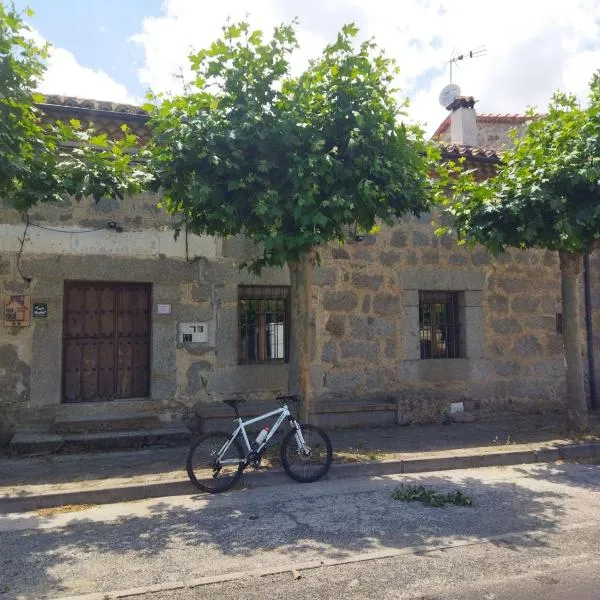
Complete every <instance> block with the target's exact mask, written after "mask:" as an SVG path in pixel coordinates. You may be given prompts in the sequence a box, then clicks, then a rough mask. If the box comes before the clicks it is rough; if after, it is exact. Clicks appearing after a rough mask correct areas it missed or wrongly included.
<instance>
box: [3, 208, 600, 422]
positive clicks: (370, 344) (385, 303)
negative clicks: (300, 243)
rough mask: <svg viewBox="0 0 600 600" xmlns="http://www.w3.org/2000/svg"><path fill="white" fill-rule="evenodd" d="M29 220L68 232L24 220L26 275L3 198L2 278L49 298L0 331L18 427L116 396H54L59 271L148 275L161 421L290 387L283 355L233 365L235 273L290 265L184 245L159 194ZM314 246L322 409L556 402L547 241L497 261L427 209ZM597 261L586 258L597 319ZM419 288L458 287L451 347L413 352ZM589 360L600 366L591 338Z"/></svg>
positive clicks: (430, 413)
mask: <svg viewBox="0 0 600 600" xmlns="http://www.w3.org/2000/svg"><path fill="white" fill-rule="evenodd" d="M108 220H114V221H118V222H119V224H120V225H121V226H122V227H123V231H122V232H115V231H107V230H100V231H98V232H92V233H86V234H83V233H78V232H77V231H76V230H77V229H93V228H96V227H98V228H101V227H103V226H104V225H105V224H106V221H108ZM30 221H31V223H32V224H40V225H44V226H48V227H51V228H56V229H61V230H68V232H67V233H64V232H52V231H47V230H45V229H39V228H36V227H34V226H30V227H29V229H28V232H27V240H26V242H25V244H24V246H23V251H22V253H21V257H20V260H19V266H20V268H21V271H22V272H23V273H24V274H25V275H26V276H27V277H30V278H31V279H32V281H31V283H27V282H25V281H24V280H23V279H22V278H21V276H20V275H19V273H18V271H17V256H18V252H19V248H20V241H19V239H18V238H19V236H22V235H23V232H24V223H23V222H22V218H21V216H20V215H19V214H18V213H16V212H15V211H11V210H10V209H6V208H0V229H1V228H4V229H3V230H2V232H3V235H2V238H1V244H2V245H1V246H0V248H1V254H0V289H1V290H2V292H3V293H5V294H6V293H26V294H29V295H31V297H32V301H34V302H46V303H47V304H48V310H49V314H48V317H47V319H32V321H31V325H30V326H29V327H24V328H14V329H12V328H4V327H3V328H1V329H0V410H1V411H2V412H3V413H4V414H5V415H8V416H9V417H10V419H12V420H13V421H16V422H17V424H18V425H19V426H20V427H36V428H47V427H48V426H49V424H50V423H51V422H52V420H53V418H54V417H55V416H56V415H57V414H70V413H72V412H74V411H103V410H104V411H107V412H108V411H113V410H118V407H119V406H121V405H122V406H125V405H126V404H125V403H120V401H117V402H114V403H100V404H101V405H102V406H98V405H93V404H94V403H92V404H90V405H88V406H83V405H65V404H61V373H62V362H61V361H62V329H63V294H64V281H65V280H97V281H140V282H151V283H152V293H153V299H152V307H153V309H152V310H153V315H152V358H151V371H152V373H151V387H150V397H149V398H148V399H146V405H145V406H147V407H148V406H150V407H151V408H152V410H156V411H160V412H161V414H162V415H163V416H164V418H165V419H185V418H187V417H188V416H189V415H190V414H191V413H192V412H193V411H194V408H195V407H196V406H197V405H200V406H202V405H204V404H207V403H214V402H216V401H218V400H221V399H223V398H225V397H229V396H243V397H247V398H250V399H254V400H257V401H262V400H267V399H271V398H272V397H273V396H274V395H275V394H276V393H277V392H279V391H282V390H285V389H286V386H287V375H288V367H287V365H285V364H274V365H268V364H267V365H240V364H238V314H237V294H238V292H237V290H238V285H239V284H263V285H269V284H271V285H288V284H289V274H288V272H287V270H286V269H283V270H279V269H273V270H268V271H265V272H264V273H263V275H262V276H261V278H260V279H259V278H255V277H253V276H251V275H249V274H247V273H245V272H240V270H239V269H238V264H239V263H240V262H241V261H242V260H244V259H246V258H247V257H248V255H249V253H250V252H251V251H252V247H251V246H250V245H249V244H248V243H247V241H245V240H244V239H242V238H233V239H228V240H224V241H220V240H215V239H213V238H200V237H197V236H189V238H188V243H187V252H186V244H185V240H184V237H183V236H180V237H179V239H178V240H177V241H174V240H173V232H172V230H171V226H172V221H171V219H170V217H168V216H165V215H164V214H163V213H162V212H161V211H160V209H158V208H157V207H156V197H142V198H137V199H134V200H132V201H126V202H124V203H123V205H122V206H118V205H116V204H114V203H111V202H107V203H103V202H101V203H99V204H98V205H94V204H89V203H88V204H85V203H81V204H77V203H65V204H64V205H61V206H42V207H39V208H36V210H35V211H32V214H31V216H30ZM85 236H91V237H89V238H86V237H85ZM119 236H121V237H119ZM127 236H129V237H127ZM82 238H83V239H84V242H85V243H84V242H82V241H81V240H82ZM91 239H93V241H89V240H91ZM86 240H87V241H86ZM321 257H322V263H321V265H320V266H319V267H317V268H316V271H315V288H314V311H315V314H314V322H315V344H314V348H313V363H312V372H311V380H312V386H313V391H314V392H315V394H316V397H317V401H318V403H319V404H320V405H321V406H322V407H323V408H319V410H326V407H327V406H328V405H329V406H331V407H332V411H333V410H334V406H335V410H337V409H339V407H340V401H344V402H345V401H352V400H361V401H363V402H367V404H365V406H367V407H368V406H372V407H375V406H376V404H373V403H377V402H383V403H384V404H386V406H389V404H390V402H391V403H395V402H398V406H399V410H398V418H399V420H400V421H401V422H402V421H406V422H408V421H430V420H438V419H439V418H440V414H441V413H442V412H443V411H444V410H445V409H447V407H448V404H449V402H451V401H453V400H463V401H465V405H466V406H467V408H468V409H474V408H477V407H478V408H479V409H480V410H481V411H482V412H483V413H484V414H485V413H493V412H497V411H504V410H509V409H511V410H512V409H514V410H528V411H529V410H546V409H550V408H553V407H556V406H558V404H559V403H560V402H561V401H562V399H563V396H564V359H563V350H562V338H561V337H560V336H559V335H557V333H556V329H555V317H556V313H557V312H560V284H559V271H558V259H557V256H556V255H555V254H554V253H550V252H539V251H531V252H520V251H514V250H512V251H510V252H508V253H507V254H506V255H503V256H501V257H498V258H496V259H493V258H491V257H490V256H489V255H488V254H487V252H485V251H484V250H482V249H475V250H473V251H467V250H465V249H462V248H460V247H458V246H457V245H456V243H455V240H454V239H452V238H451V237H443V238H437V237H435V235H434V234H433V227H432V224H431V222H430V221H429V219H428V218H423V219H421V220H417V219H408V220H406V221H403V222H402V223H401V224H399V225H398V226H396V227H394V228H383V229H382V230H381V231H380V232H378V233H377V235H375V236H366V237H365V239H364V240H363V241H361V242H355V241H352V242H349V243H347V244H346V245H344V246H339V245H337V244H332V245H329V246H327V247H326V248H324V249H322V251H321ZM598 260H599V259H598V257H597V256H595V257H594V260H593V274H594V285H595V288H594V289H595V292H594V293H593V302H594V311H595V312H594V315H595V316H594V318H595V322H596V323H599V322H600V304H598V298H599V297H600V278H599V276H598V273H599V272H600V268H599V267H600V263H599V262H598ZM419 290H449V291H456V292H459V293H460V302H461V306H460V311H461V315H462V318H461V319H462V335H463V339H462V346H463V348H464V356H463V357H462V358H458V359H436V360H421V359H420V349H419V331H418V319H419V309H418V292H419ZM159 303H168V304H171V306H172V312H171V314H169V315H160V314H158V313H157V310H156V306H157V304H159ZM2 306H3V303H2ZM186 321H202V322H205V323H207V324H208V331H209V340H208V342H207V343H179V342H178V341H177V326H178V324H179V323H180V322H186ZM596 341H597V342H598V341H600V339H599V337H598V336H597V337H596ZM596 359H597V364H598V373H600V351H599V352H598V353H597V356H596ZM148 401H150V402H149V403H148ZM369 402H371V404H368V403H369ZM365 410H367V411H368V410H370V409H365ZM363 412H364V410H363ZM386 414H387V413H386ZM363 416H364V415H363ZM380 416H382V418H384V416H383V412H382V413H381V415H380ZM385 418H387V416H385Z"/></svg>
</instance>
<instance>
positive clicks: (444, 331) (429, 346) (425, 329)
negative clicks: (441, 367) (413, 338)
mask: <svg viewBox="0 0 600 600" xmlns="http://www.w3.org/2000/svg"><path fill="white" fill-rule="evenodd" d="M459 338H460V327H459V321H458V292H427V291H423V292H419V339H420V343H421V358H422V359H428V358H459V357H460V346H459Z"/></svg>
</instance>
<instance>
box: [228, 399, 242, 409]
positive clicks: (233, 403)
mask: <svg viewBox="0 0 600 600" xmlns="http://www.w3.org/2000/svg"><path fill="white" fill-rule="evenodd" d="M241 402H246V401H245V400H244V399H243V398H229V399H228V400H223V404H227V406H231V408H233V409H234V410H235V407H236V406H237V405H238V404H240V403H241Z"/></svg>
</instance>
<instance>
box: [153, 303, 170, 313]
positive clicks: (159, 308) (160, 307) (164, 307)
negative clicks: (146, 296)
mask: <svg viewBox="0 0 600 600" xmlns="http://www.w3.org/2000/svg"><path fill="white" fill-rule="evenodd" d="M156 312H157V313H158V314H159V315H170V314H171V305H170V304H157V305H156Z"/></svg>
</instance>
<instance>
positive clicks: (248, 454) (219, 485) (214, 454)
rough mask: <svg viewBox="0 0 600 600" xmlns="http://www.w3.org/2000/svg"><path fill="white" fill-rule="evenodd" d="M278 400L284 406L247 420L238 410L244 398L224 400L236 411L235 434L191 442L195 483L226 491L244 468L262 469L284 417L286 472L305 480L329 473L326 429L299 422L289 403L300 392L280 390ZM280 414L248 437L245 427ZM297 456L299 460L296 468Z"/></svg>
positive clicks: (190, 459)
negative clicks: (252, 438) (286, 393)
mask: <svg viewBox="0 0 600 600" xmlns="http://www.w3.org/2000/svg"><path fill="white" fill-rule="evenodd" d="M276 399H277V400H278V401H279V402H281V408H278V409H276V410H273V411H270V412H267V413H265V414H263V415H260V416H258V417H254V418H252V419H248V420H247V421H243V420H242V418H241V416H240V412H239V410H238V404H240V403H241V402H244V400H238V399H233V400H223V402H224V403H225V404H227V405H228V406H230V407H231V408H232V409H233V410H234V412H235V417H236V418H235V419H234V430H233V433H232V434H227V433H224V432H215V433H207V434H205V435H202V436H201V437H199V438H198V439H197V440H195V441H194V442H192V445H191V447H190V451H189V453H188V457H187V461H186V466H187V472H188V476H189V478H190V480H191V482H192V483H193V484H194V485H195V486H196V487H198V488H200V489H201V490H202V491H204V492H209V493H212V494H214V493H217V492H224V491H225V490H228V489H229V488H231V487H232V486H233V485H234V484H235V483H236V481H238V479H239V478H240V477H241V476H242V473H243V472H244V469H246V467H248V466H250V467H252V468H254V469H258V468H260V464H261V460H262V456H263V454H264V452H265V450H266V448H267V445H268V443H269V442H270V441H271V440H272V439H273V436H274V435H275V433H276V432H277V430H278V429H279V427H280V426H281V425H282V424H283V422H284V421H286V420H287V421H288V423H289V425H290V430H289V431H288V433H287V434H286V435H285V436H284V438H283V440H282V442H281V453H280V458H281V465H282V466H283V468H284V470H285V472H286V473H287V474H288V475H289V476H290V477H291V478H292V479H294V480H296V481H299V482H301V483H311V482H313V481H317V480H318V479H320V478H321V477H323V475H325V473H327V471H328V470H329V467H330V466H331V462H332V460H333V451H332V449H331V442H330V440H329V438H328V437H327V434H326V433H325V432H324V431H323V430H322V429H319V428H318V427H315V426H314V425H310V424H308V423H305V424H302V425H301V424H299V423H298V422H297V421H296V419H295V418H294V416H293V415H292V413H291V411H290V409H289V408H288V402H290V403H291V402H298V398H297V397H296V396H284V395H280V396H277V398H276ZM276 415H279V417H278V418H277V420H276V421H275V422H274V423H273V425H272V426H271V427H270V428H269V427H264V428H263V429H262V430H261V432H260V433H259V435H258V437H257V438H256V440H255V441H254V442H250V440H249V439H248V434H247V433H246V427H247V426H248V425H252V424H253V423H258V422H259V421H263V420H266V419H269V418H270V417H274V416H276ZM236 425H237V426H236ZM240 438H241V441H243V443H244V445H245V448H244V446H242V442H241V441H240ZM294 460H298V470H296V463H295V462H294ZM314 467H316V468H314Z"/></svg>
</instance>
